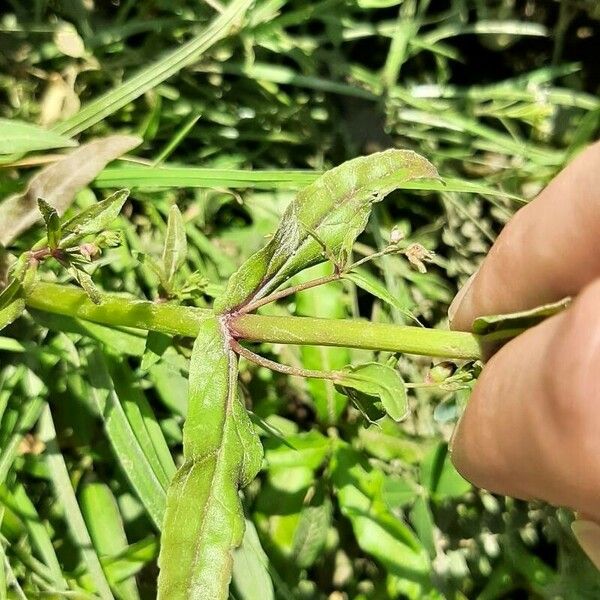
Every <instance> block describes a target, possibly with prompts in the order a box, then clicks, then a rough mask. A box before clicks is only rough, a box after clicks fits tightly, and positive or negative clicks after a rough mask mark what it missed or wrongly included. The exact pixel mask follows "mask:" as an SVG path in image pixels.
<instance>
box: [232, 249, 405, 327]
mask: <svg viewBox="0 0 600 600" xmlns="http://www.w3.org/2000/svg"><path fill="white" fill-rule="evenodd" d="M394 252H398V249H397V248H395V247H393V246H388V247H387V248H384V249H383V250H381V251H379V252H374V253H373V254H370V255H369V256H365V257H364V258H361V259H360V260H357V261H356V262H354V263H352V264H351V265H349V266H348V267H346V268H344V269H342V270H341V271H338V270H337V269H336V271H335V272H334V273H332V274H331V275H324V276H323V277H319V278H317V279H311V280H310V281H305V282H304V283H299V284H298V285H293V286H291V287H288V288H285V289H283V290H279V291H278V292H273V293H272V294H269V295H268V296H265V297H264V298H260V299H259V300H255V301H254V302H250V304H247V305H246V306H242V308H241V309H240V310H239V311H238V314H240V315H245V314H247V313H251V312H253V311H255V310H257V309H258V308H260V307H261V306H265V305H266V304H271V302H275V301H277V300H281V299H282V298H287V297H288V296H291V295H292V294H297V293H298V292H302V291H304V290H309V289H311V288H314V287H317V286H319V285H324V284H326V283H331V282H332V281H338V280H340V279H343V278H344V275H346V274H348V273H350V272H352V271H353V270H354V269H356V268H357V267H360V266H362V265H364V264H365V263H367V262H369V261H371V260H374V259H376V258H381V257H382V256H386V255H387V254H393V253H394Z"/></svg>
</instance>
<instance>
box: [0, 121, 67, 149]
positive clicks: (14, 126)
mask: <svg viewBox="0 0 600 600" xmlns="http://www.w3.org/2000/svg"><path fill="white" fill-rule="evenodd" d="M66 146H77V142H75V141H73V140H70V139H69V138H68V137H66V136H62V135H60V134H58V133H56V132H54V131H48V130H47V129H44V128H43V127H40V126H39V125H33V124H32V123H25V122H24V121H14V120H12V119H0V154H19V153H21V152H31V151H32V150H49V149H50V148H65V147H66Z"/></svg>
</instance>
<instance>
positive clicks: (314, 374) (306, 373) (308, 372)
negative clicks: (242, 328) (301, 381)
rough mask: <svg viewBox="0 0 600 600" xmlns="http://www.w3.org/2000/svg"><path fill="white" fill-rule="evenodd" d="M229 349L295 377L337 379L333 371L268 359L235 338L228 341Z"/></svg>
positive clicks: (259, 363) (268, 367) (262, 365)
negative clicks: (302, 367) (304, 367)
mask: <svg viewBox="0 0 600 600" xmlns="http://www.w3.org/2000/svg"><path fill="white" fill-rule="evenodd" d="M229 345H230V346H231V349H232V350H233V351H234V352H235V353H236V354H239V355H240V356H243V357H244V358H245V359H246V360H249V361H250V362H253V363H254V364H257V365H259V366H261V367H266V368H267V369H271V371H277V373H283V374H285V375H294V376H296V377H310V378H313V379H333V380H335V379H337V373H336V372H335V371H332V372H327V371H316V370H312V369H301V368H299V367H291V366H289V365H282V364H281V363H278V362H275V361H274V360H269V359H268V358H265V357H264V356H260V354H255V353H254V352H252V350H248V348H244V346H242V345H241V344H240V343H239V342H238V341H237V340H236V339H234V338H232V339H231V340H230V341H229Z"/></svg>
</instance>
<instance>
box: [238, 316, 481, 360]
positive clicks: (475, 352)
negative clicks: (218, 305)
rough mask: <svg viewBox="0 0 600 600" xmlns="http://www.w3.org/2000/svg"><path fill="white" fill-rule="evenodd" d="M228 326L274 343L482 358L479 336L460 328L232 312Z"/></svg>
mask: <svg viewBox="0 0 600 600" xmlns="http://www.w3.org/2000/svg"><path fill="white" fill-rule="evenodd" d="M229 327H230V330H231V331H232V333H233V334H234V335H236V336H237V337H239V338H241V339H245V340H248V341H256V342H272V343H276V344H300V345H310V346H342V347H346V348H363V349H365V350H383V351H389V352H406V353H408V354H422V355H425V356H439V357H446V358H457V359H477V358H481V350H480V346H479V338H478V336H476V335H474V334H471V333H464V332H461V331H446V330H442V329H424V328H422V327H411V326H408V325H388V324H383V323H371V322H369V321H359V320H357V319H339V320H332V319H317V318H311V317H271V316H263V315H239V316H233V317H232V318H231V320H230V322H229Z"/></svg>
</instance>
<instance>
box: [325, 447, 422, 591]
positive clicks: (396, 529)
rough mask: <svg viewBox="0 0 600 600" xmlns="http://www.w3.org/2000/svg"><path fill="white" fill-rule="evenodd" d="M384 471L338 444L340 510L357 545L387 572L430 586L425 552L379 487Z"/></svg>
mask: <svg viewBox="0 0 600 600" xmlns="http://www.w3.org/2000/svg"><path fill="white" fill-rule="evenodd" d="M384 479H385V474H384V473H383V472H381V471H379V470H377V469H375V468H372V467H371V466H369V463H368V462H367V461H366V459H364V458H361V456H360V454H359V453H358V452H356V451H355V450H353V449H351V448H350V447H348V446H347V445H345V444H340V445H339V446H338V449H337V451H336V453H335V454H334V457H333V460H332V481H333V484H334V486H335V488H336V492H337V499H338V503H339V506H340V510H341V512H342V514H343V515H344V516H346V517H347V518H348V519H350V522H351V523H352V529H353V530H354V535H355V537H356V541H357V542H358V545H359V546H360V548H361V549H362V550H363V551H364V552H367V553H368V554H371V555H372V556H373V557H375V558H376V559H377V560H378V561H379V562H381V563H382V564H383V565H384V566H385V568H386V569H387V570H388V572H389V573H390V574H393V575H396V576H399V577H402V578H404V579H406V580H408V581H412V582H415V583H418V584H420V585H422V586H423V587H424V588H425V589H427V588H428V587H429V573H430V566H429V559H428V556H427V552H426V551H425V549H424V548H423V546H422V545H421V543H420V542H419V540H418V539H417V537H416V536H415V534H414V533H413V532H412V531H411V529H410V528H409V527H408V526H407V525H406V524H405V523H403V521H402V520H401V519H399V518H398V517H397V516H396V515H395V514H393V513H392V512H391V511H389V510H388V508H387V507H386V505H385V503H384V501H383V499H382V496H381V489H382V484H383V481H384Z"/></svg>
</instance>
